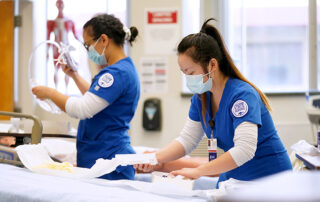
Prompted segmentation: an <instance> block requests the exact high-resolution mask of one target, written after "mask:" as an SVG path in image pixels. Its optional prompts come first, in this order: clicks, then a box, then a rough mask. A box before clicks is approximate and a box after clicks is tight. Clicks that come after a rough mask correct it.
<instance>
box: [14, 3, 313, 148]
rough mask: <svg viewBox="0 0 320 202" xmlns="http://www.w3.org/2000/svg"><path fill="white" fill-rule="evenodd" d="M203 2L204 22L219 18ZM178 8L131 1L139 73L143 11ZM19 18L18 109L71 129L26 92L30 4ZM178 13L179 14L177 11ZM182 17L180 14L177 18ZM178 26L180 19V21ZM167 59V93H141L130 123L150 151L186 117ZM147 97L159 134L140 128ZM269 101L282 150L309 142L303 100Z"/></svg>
mask: <svg viewBox="0 0 320 202" xmlns="http://www.w3.org/2000/svg"><path fill="white" fill-rule="evenodd" d="M206 2H207V3H208V2H209V3H210V4H212V2H213V3H214V2H217V1H212V2H211V1H209V0H204V8H206V12H205V13H204V16H203V18H207V17H209V16H211V15H210V12H212V13H213V14H212V15H213V16H214V17H216V18H218V16H219V13H218V6H213V7H212V6H211V7H212V8H213V11H211V10H210V9H209V11H208V8H209V6H206V5H207V4H206ZM158 7H163V8H170V7H175V8H180V9H181V7H182V0H161V1H157V0H135V1H131V10H130V17H129V21H130V24H131V25H132V26H136V27H137V28H138V30H139V37H138V40H137V42H136V43H134V45H133V48H132V49H131V56H132V58H133V60H134V62H135V64H136V66H137V68H138V70H139V69H140V58H141V57H144V56H150V55H147V54H145V53H144V30H143V22H144V21H143V20H144V9H145V8H158ZM20 10H21V14H22V17H23V25H22V28H21V29H20V38H19V46H20V47H19V101H18V103H17V106H18V107H21V109H22V112H25V113H30V114H35V115H37V116H39V117H40V118H41V119H43V120H59V121H61V120H66V121H71V122H72V124H73V126H76V125H77V122H78V121H77V120H75V119H72V118H69V117H68V116H67V115H65V114H64V115H52V114H49V113H47V112H45V111H43V110H42V109H40V108H39V107H37V106H36V107H35V106H34V103H33V99H32V96H31V94H30V92H29V87H28V79H27V62H28V58H29V55H30V53H31V51H32V47H33V43H34V41H33V33H34V31H36V30H34V29H33V28H34V27H33V26H34V25H33V23H32V16H33V14H34V12H33V10H34V8H33V4H32V3H31V2H29V1H22V3H21V8H20ZM180 11H181V10H180ZM179 16H181V13H180V14H179ZM179 23H180V24H181V19H180V17H179ZM166 57H168V65H169V67H168V82H169V89H168V92H167V93H165V94H146V93H142V94H141V98H140V102H139V104H138V108H137V112H136V114H135V116H134V118H133V120H132V122H131V130H130V134H131V138H132V144H133V145H143V146H151V147H163V146H165V145H166V144H167V143H169V142H170V141H171V140H172V139H174V138H175V137H177V136H178V135H179V133H180V130H181V129H182V127H183V125H184V121H185V120H186V117H187V115H188V108H189V105H190V98H182V97H181V95H180V93H181V89H182V78H181V73H180V70H179V67H178V64H177V56H176V55H167V56H166ZM149 97H158V98H160V99H161V101H162V113H163V114H162V116H163V125H162V130H161V131H160V132H147V131H145V130H144V129H143V128H142V105H143V101H144V100H145V99H147V98H149ZM269 98H270V101H271V104H272V107H273V113H272V116H273V118H274V121H275V123H276V125H277V129H278V131H279V135H280V137H281V139H282V140H283V142H284V144H285V146H286V147H287V148H289V146H290V145H292V144H293V143H295V142H297V141H298V140H299V139H306V140H308V141H312V137H311V130H310V125H309V121H308V118H307V115H306V113H305V110H304V105H305V98H304V96H270V97H269Z"/></svg>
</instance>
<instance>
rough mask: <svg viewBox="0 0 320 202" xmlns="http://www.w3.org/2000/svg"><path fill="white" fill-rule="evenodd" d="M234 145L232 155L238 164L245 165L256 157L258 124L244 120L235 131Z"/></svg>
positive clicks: (230, 151)
mask: <svg viewBox="0 0 320 202" xmlns="http://www.w3.org/2000/svg"><path fill="white" fill-rule="evenodd" d="M233 142H234V147H232V148H231V149H230V150H229V153H230V155H231V156H232V158H233V160H234V161H235V163H236V164H237V165H238V166H241V165H243V164H244V163H246V162H247V161H249V160H251V159H252V158H253V157H254V154H255V152H256V150H257V142H258V126H257V125H256V124H254V123H250V122H242V123H241V124H240V125H238V127H237V128H236V130H235V131H234V137H233Z"/></svg>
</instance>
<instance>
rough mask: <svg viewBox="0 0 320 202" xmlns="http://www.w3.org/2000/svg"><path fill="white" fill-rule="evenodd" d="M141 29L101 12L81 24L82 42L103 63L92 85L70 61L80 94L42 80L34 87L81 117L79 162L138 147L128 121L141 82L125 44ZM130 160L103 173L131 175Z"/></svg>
mask: <svg viewBox="0 0 320 202" xmlns="http://www.w3.org/2000/svg"><path fill="white" fill-rule="evenodd" d="M137 35H138V30H137V29H136V28H135V27H131V28H130V29H128V28H125V27H124V26H123V25H122V23H121V22H120V20H119V19H117V18H115V17H114V16H112V15H107V14H103V15H98V16H96V17H93V18H92V19H91V20H89V21H88V22H87V23H86V24H85V25H84V27H83V39H84V46H85V47H86V48H87V50H88V56H89V58H90V59H91V60H92V61H93V62H94V63H96V64H97V65H98V66H99V67H100V68H101V69H100V72H99V73H98V74H97V75H96V76H95V77H94V78H93V80H92V83H91V85H90V84H88V83H87V82H86V81H85V80H84V79H82V77H80V75H79V74H78V73H77V72H75V71H73V70H72V69H71V68H70V67H66V66H64V67H63V71H64V72H65V73H66V74H67V75H69V76H70V77H71V78H72V79H73V80H74V81H75V83H76V84H77V86H78V88H79V89H80V91H81V93H82V94H83V96H82V97H80V98H76V97H69V96H66V95H63V94H61V93H59V92H57V91H56V90H54V89H52V88H48V87H44V86H37V87H35V88H33V89H32V91H33V93H34V94H35V95H36V96H37V97H38V98H40V99H46V98H48V99H51V100H52V101H53V102H54V103H56V104H57V106H59V107H60V108H61V109H62V110H64V111H66V112H67V113H68V114H69V115H70V116H72V117H76V118H80V119H81V120H80V122H79V126H78V134H77V166H79V167H85V168H90V167H91V166H92V165H94V164H95V162H96V160H97V159H99V158H104V159H111V158H113V157H114V156H115V155H116V154H131V153H135V152H134V150H133V148H132V147H131V146H130V137H129V135H128V129H129V123H130V121H131V119H132V118H133V115H134V113H135V110H136V107H137V104H138V100H139V96H140V84H139V83H140V82H139V78H138V73H137V69H136V67H135V65H134V64H133V62H132V60H131V58H129V57H127V56H126V55H125V53H124V50H123V45H124V42H125V40H127V41H128V42H129V43H130V44H131V43H132V42H133V41H134V39H135V38H136V36H137ZM134 174H135V169H134V168H133V167H132V166H126V167H122V166H119V167H117V169H116V170H115V171H114V172H112V173H109V174H107V175H104V176H102V178H105V179H109V180H116V179H133V178H134Z"/></svg>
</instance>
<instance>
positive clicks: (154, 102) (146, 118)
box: [143, 98, 162, 131]
mask: <svg viewBox="0 0 320 202" xmlns="http://www.w3.org/2000/svg"><path fill="white" fill-rule="evenodd" d="M161 122H162V121H161V101H160V99H158V98H149V99H146V100H145V101H144V104H143V128H144V129H146V130H151V131H159V130H161Z"/></svg>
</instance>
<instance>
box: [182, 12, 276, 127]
mask: <svg viewBox="0 0 320 202" xmlns="http://www.w3.org/2000/svg"><path fill="white" fill-rule="evenodd" d="M211 20H215V19H214V18H210V19H208V20H206V21H205V22H204V23H203V25H202V27H201V30H200V32H199V33H196V34H190V35H188V36H186V37H184V38H183V39H182V41H181V42H180V43H179V45H178V53H179V54H183V53H185V54H187V55H188V56H189V57H190V58H191V59H192V60H193V62H195V63H197V64H200V65H201V67H202V69H203V71H204V72H205V73H208V70H207V66H208V65H209V62H210V60H211V59H212V58H215V59H216V60H217V61H218V64H219V69H220V71H221V72H222V73H223V74H224V75H225V76H228V77H230V78H237V79H240V80H242V81H244V82H247V83H248V84H250V85H251V86H252V87H253V88H254V89H255V90H256V91H257V92H258V93H259V95H260V97H261V99H262V101H263V103H264V104H265V105H266V107H267V109H268V110H269V111H271V106H270V104H269V101H268V98H267V96H266V95H265V94H264V93H263V92H262V91H261V90H259V89H258V88H257V87H256V86H255V85H253V84H252V83H251V82H250V81H248V80H247V79H246V78H245V77H244V76H243V75H242V74H241V73H240V71H239V70H238V68H237V67H236V65H235V64H234V62H233V61H232V59H231V57H230V55H229V53H228V51H227V49H226V47H225V45H224V42H223V40H222V37H221V35H220V33H219V31H218V30H217V28H216V27H214V26H212V25H210V24H208V22H209V21H211ZM201 103H202V117H203V120H204V122H205V113H206V106H207V96H206V93H202V94H201Z"/></svg>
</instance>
